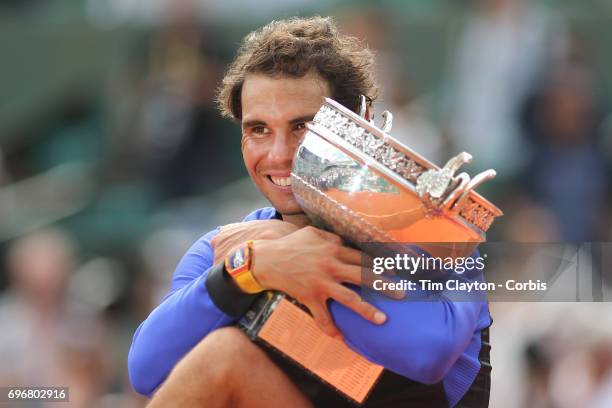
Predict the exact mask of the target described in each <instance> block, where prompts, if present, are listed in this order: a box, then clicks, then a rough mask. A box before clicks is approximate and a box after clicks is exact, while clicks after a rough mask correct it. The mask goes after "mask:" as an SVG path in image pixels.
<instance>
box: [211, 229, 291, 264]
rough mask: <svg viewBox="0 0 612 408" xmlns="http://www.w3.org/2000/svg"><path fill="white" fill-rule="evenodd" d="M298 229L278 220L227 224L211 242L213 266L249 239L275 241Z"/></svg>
mask: <svg viewBox="0 0 612 408" xmlns="http://www.w3.org/2000/svg"><path fill="white" fill-rule="evenodd" d="M297 229H298V227H296V226H295V225H293V224H290V223H288V222H284V221H280V220H257V221H248V222H240V223H236V224H228V225H225V226H223V227H221V230H220V231H219V233H218V234H217V235H215V237H214V238H213V239H212V241H211V245H212V247H213V251H214V254H215V262H214V263H215V264H217V263H219V262H221V261H223V259H225V256H226V255H227V254H229V253H230V252H231V251H232V250H233V249H235V248H237V247H239V246H240V245H242V244H244V243H245V242H247V241H248V240H251V239H276V238H281V237H284V236H286V235H289V234H291V233H292V232H295V231H297Z"/></svg>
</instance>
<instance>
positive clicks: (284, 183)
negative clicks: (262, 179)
mask: <svg viewBox="0 0 612 408" xmlns="http://www.w3.org/2000/svg"><path fill="white" fill-rule="evenodd" d="M268 179H269V180H270V181H271V182H272V183H274V184H275V185H277V186H279V187H291V177H276V176H268Z"/></svg>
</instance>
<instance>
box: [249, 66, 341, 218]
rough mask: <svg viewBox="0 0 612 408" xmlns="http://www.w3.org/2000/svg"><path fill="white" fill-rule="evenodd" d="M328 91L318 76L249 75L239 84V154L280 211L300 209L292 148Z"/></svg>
mask: <svg viewBox="0 0 612 408" xmlns="http://www.w3.org/2000/svg"><path fill="white" fill-rule="evenodd" d="M329 95H330V90H329V85H328V84H327V82H326V81H324V80H323V79H322V78H321V77H320V76H319V75H317V74H314V73H309V74H307V75H305V76H303V77H301V78H291V77H279V78H272V77H269V76H266V75H263V74H249V75H247V77H246V79H245V80H244V84H243V86H242V95H241V97H242V156H243V158H244V164H245V166H246V168H247V171H248V172H249V175H250V176H251V179H252V180H253V181H254V182H255V184H256V185H257V187H258V188H259V190H260V191H261V192H262V193H263V195H264V196H265V197H266V198H267V199H268V200H269V201H270V202H271V203H272V205H273V206H274V208H276V210H277V211H278V212H280V213H281V214H283V215H294V214H299V213H301V212H302V209H301V208H300V206H299V205H298V204H297V202H296V201H295V198H294V197H293V193H292V192H291V181H290V173H291V167H292V162H293V153H294V152H295V149H296V147H297V145H298V143H299V142H300V140H301V139H302V137H303V136H304V133H305V131H306V123H307V122H310V121H311V120H312V118H313V117H314V115H315V114H316V113H317V111H318V110H319V108H320V107H321V105H322V104H323V98H324V97H325V96H329Z"/></svg>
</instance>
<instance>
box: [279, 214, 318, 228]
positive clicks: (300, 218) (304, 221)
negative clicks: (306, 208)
mask: <svg viewBox="0 0 612 408" xmlns="http://www.w3.org/2000/svg"><path fill="white" fill-rule="evenodd" d="M281 218H282V219H283V221H285V222H289V223H291V224H293V225H295V226H296V227H298V228H303V227H305V226H307V225H310V224H311V222H310V219H309V218H308V217H307V216H306V214H303V213H302V214H281Z"/></svg>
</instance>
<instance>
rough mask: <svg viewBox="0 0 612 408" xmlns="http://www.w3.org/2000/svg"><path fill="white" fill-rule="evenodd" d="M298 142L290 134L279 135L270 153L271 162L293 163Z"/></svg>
mask: <svg viewBox="0 0 612 408" xmlns="http://www.w3.org/2000/svg"><path fill="white" fill-rule="evenodd" d="M296 146H297V141H295V140H294V138H293V137H292V136H291V135H290V134H286V133H283V134H277V136H276V137H275V138H274V144H273V145H272V148H271V149H270V152H269V157H270V160H273V161H275V162H278V163H283V164H284V163H291V161H292V160H293V153H294V152H295V148H296Z"/></svg>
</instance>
